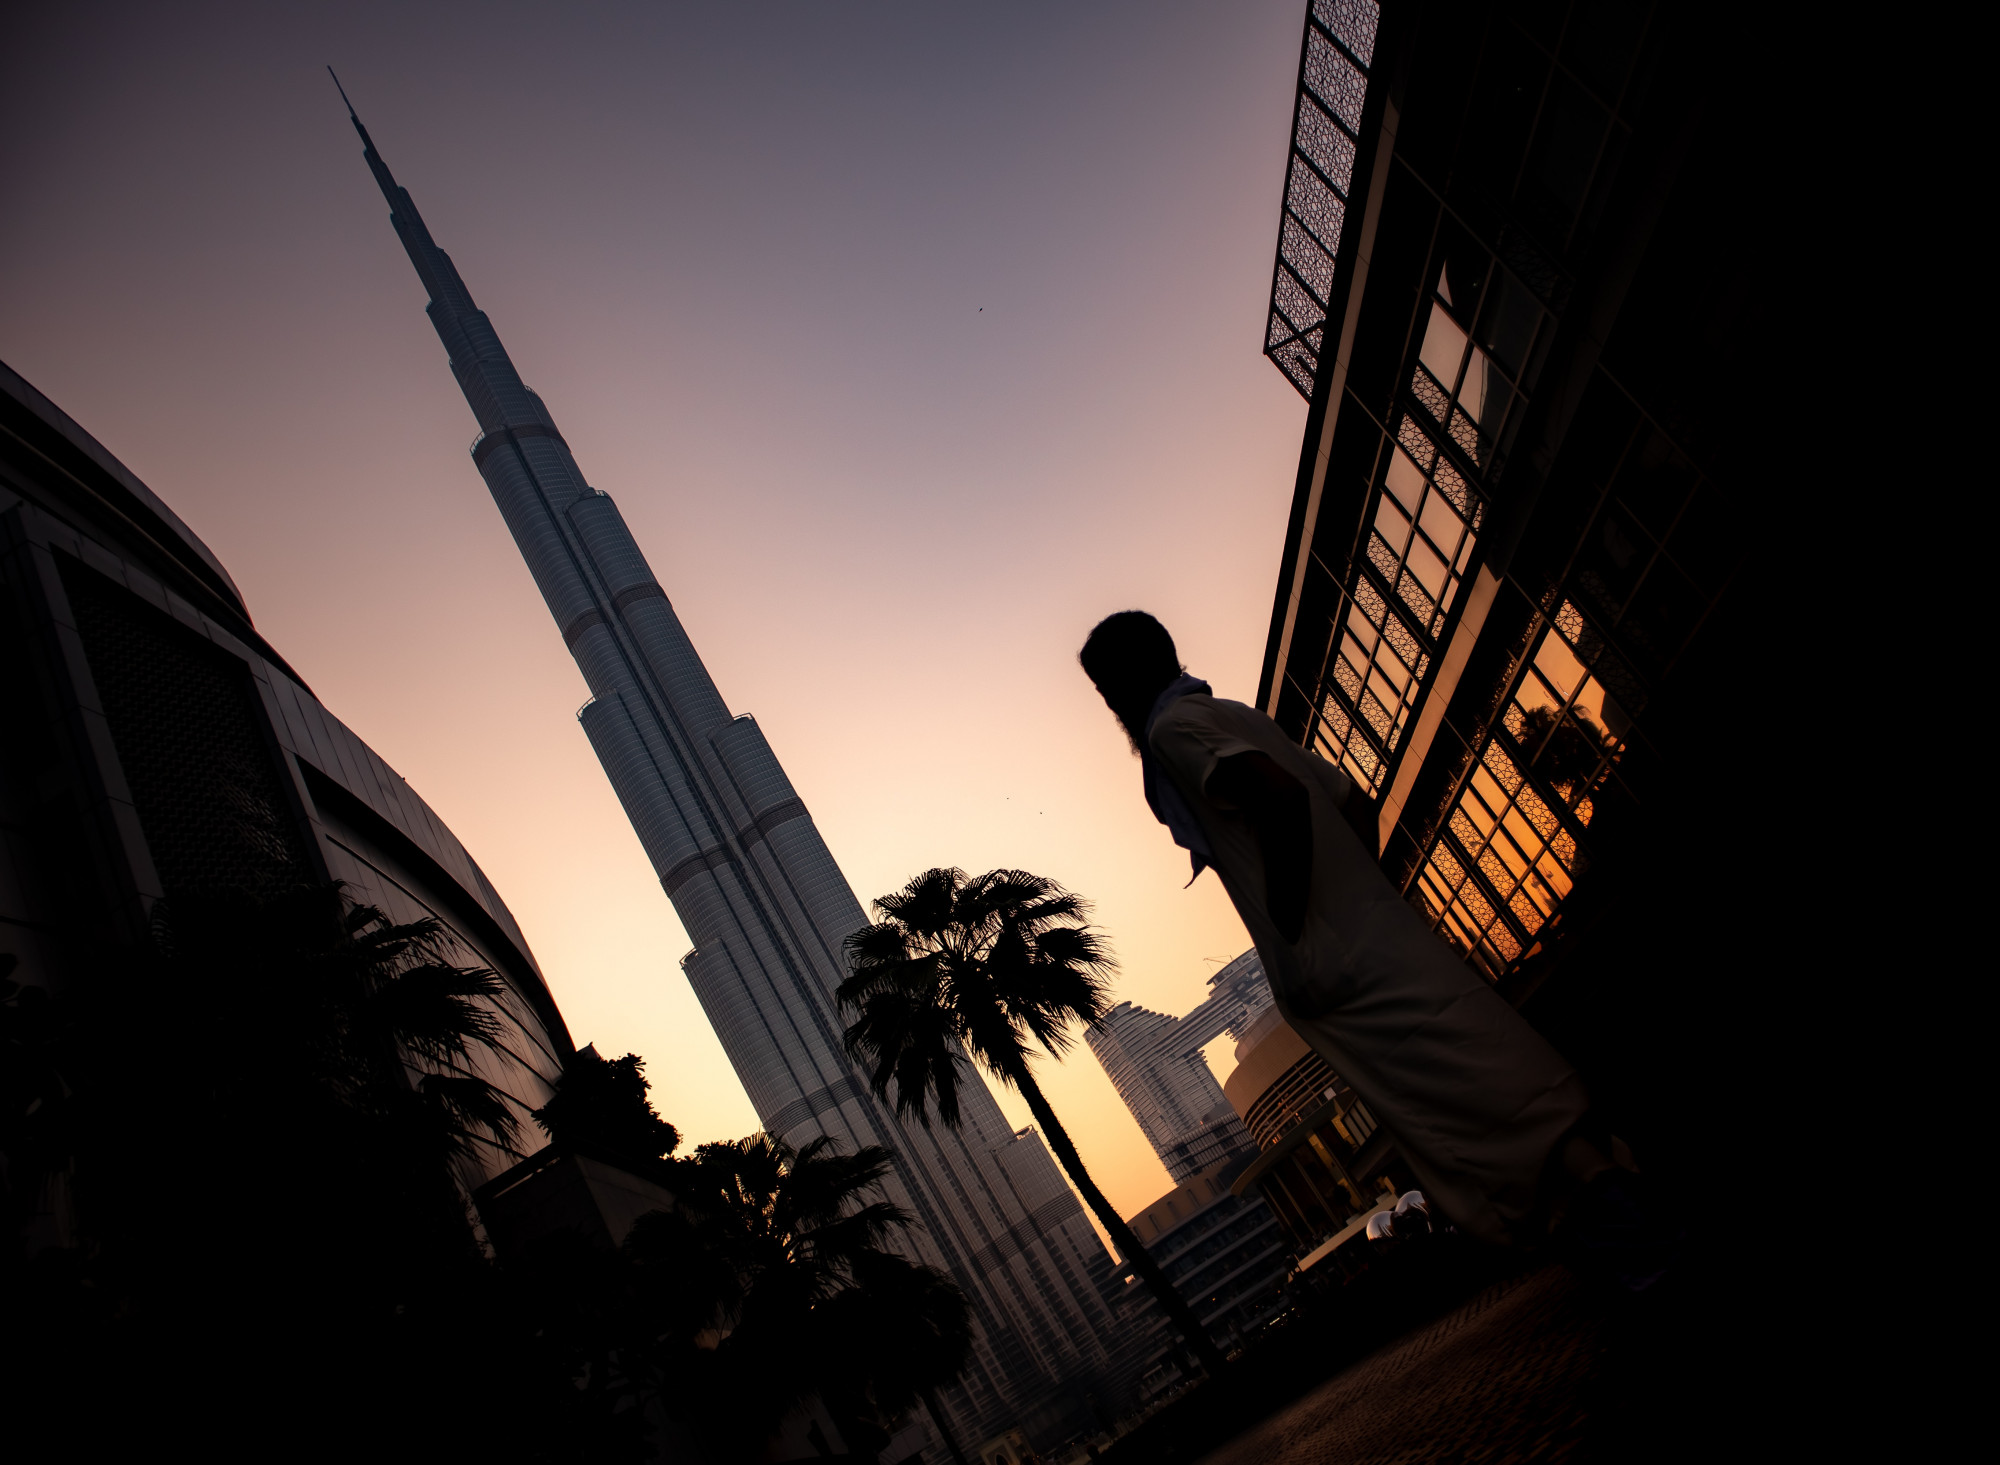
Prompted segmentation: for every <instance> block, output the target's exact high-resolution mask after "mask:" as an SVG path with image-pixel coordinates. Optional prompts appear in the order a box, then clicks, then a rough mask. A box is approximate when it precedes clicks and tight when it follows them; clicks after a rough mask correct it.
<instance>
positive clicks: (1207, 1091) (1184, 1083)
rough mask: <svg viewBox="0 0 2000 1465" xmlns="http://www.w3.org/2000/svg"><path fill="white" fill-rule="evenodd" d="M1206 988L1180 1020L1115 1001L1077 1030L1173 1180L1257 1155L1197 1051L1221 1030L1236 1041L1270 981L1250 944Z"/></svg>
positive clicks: (1265, 997)
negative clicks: (1099, 1019) (1100, 1017)
mask: <svg viewBox="0 0 2000 1465" xmlns="http://www.w3.org/2000/svg"><path fill="white" fill-rule="evenodd" d="M1208 985H1209V995H1208V997H1207V998H1206V999H1205V1000H1204V1001H1203V1002H1202V1004H1201V1005H1200V1006H1199V1007H1197V1008H1195V1009H1194V1010H1193V1011H1192V1012H1190V1013H1188V1015H1187V1016H1186V1017H1169V1016H1167V1015H1166V1014H1165V1013H1162V1012H1153V1011H1151V1010H1150V1009H1148V1008H1144V1007H1138V1006H1135V1005H1134V1004H1132V1003H1130V1002H1121V1003H1119V1004H1118V1005H1117V1006H1116V1007H1114V1008H1113V1009H1112V1010H1111V1012H1110V1014H1109V1015H1108V1016H1107V1017H1106V1018H1105V1020H1104V1022H1103V1024H1102V1025H1101V1026H1099V1027H1095V1028H1092V1029H1091V1030H1090V1031H1089V1032H1087V1033H1085V1034H1084V1041H1085V1042H1086V1043H1088V1044H1089V1045H1090V1051H1091V1052H1093V1053H1095V1054H1096V1055H1097V1061H1098V1062H1099V1063H1101V1064H1103V1065H1104V1071H1105V1073H1106V1074H1107V1075H1108V1076H1109V1077H1110V1079H1111V1086H1112V1087H1113V1088H1115V1089H1117V1090H1118V1097H1119V1098H1121V1099H1123V1100H1124V1101H1125V1107H1126V1108H1128V1109H1130V1110H1131V1111H1132V1117H1133V1118H1134V1119H1136V1120H1138V1121H1139V1128H1140V1130H1141V1131H1142V1132H1143V1133H1144V1134H1145V1136H1146V1139H1147V1141H1148V1142H1149V1143H1151V1145H1152V1146H1153V1151H1154V1153H1155V1154H1157V1155H1158V1156H1159V1157H1160V1163H1161V1164H1162V1165H1165V1166H1166V1167H1167V1174H1169V1175H1170V1176H1172V1177H1173V1178H1174V1181H1175V1182H1176V1183H1179V1182H1182V1181H1185V1180H1188V1179H1190V1178H1192V1177H1193V1176H1194V1175H1196V1174H1198V1173H1199V1172H1201V1171H1203V1170H1206V1169H1207V1168H1208V1167H1209V1166H1211V1165H1215V1164H1218V1163H1220V1162H1221V1161H1223V1160H1227V1159H1232V1158H1234V1157H1235V1156H1238V1155H1253V1154H1255V1153H1256V1152H1257V1144H1256V1141H1254V1140H1253V1139H1251V1137H1250V1131H1249V1130H1247V1129H1245V1128H1244V1127H1243V1121H1242V1120H1241V1119H1239V1118H1238V1117H1237V1115H1236V1111H1235V1110H1234V1109H1233V1108H1231V1107H1230V1104H1229V1100H1228V1099H1226V1098H1225V1097H1223V1093H1222V1085H1221V1084H1219V1083H1217V1082H1216V1081H1215V1075H1214V1073H1212V1072H1211V1071H1210V1070H1209V1066H1208V1060H1207V1059H1206V1058H1204V1057H1202V1052H1201V1050H1202V1048H1203V1047H1204V1046H1205V1045H1207V1044H1209V1043H1212V1042H1214V1041H1215V1040H1216V1039H1217V1038H1219V1037H1221V1036H1222V1035H1223V1034H1224V1033H1228V1034H1229V1035H1230V1036H1231V1037H1234V1038H1241V1037H1242V1036H1243V1035H1244V1034H1245V1033H1246V1032H1248V1031H1249V1028H1250V1024H1251V1023H1252V1022H1254V1021H1255V1020H1256V1019H1257V1017H1258V1016H1259V1014H1261V1013H1263V1012H1264V1011H1265V1010H1266V1009H1267V1008H1269V1007H1270V1006H1271V984H1270V983H1269V982H1267V981H1266V980H1265V978H1264V964H1263V963H1262V962H1261V961H1259V960H1258V959H1257V953H1256V951H1255V950H1254V949H1253V950H1250V951H1246V952H1244V953H1243V954H1242V955H1241V956H1239V957H1237V958H1236V960H1234V961H1232V962H1230V963H1229V965H1228V966H1225V967H1224V968H1223V969H1222V970H1221V971H1219V972H1217V973H1216V974H1215V975H1214V976H1213V977H1210V978H1209V982H1208Z"/></svg>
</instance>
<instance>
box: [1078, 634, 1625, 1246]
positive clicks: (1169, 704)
mask: <svg viewBox="0 0 2000 1465" xmlns="http://www.w3.org/2000/svg"><path fill="white" fill-rule="evenodd" d="M1079 659H1080V660H1081V661H1082V662H1083V668H1084V671H1085V672H1086V673H1088V674H1089V676H1090V679H1091V681H1092V682H1094V683H1096V685H1097V690H1098V691H1099V692H1100V693H1101V694H1103V697H1104V700H1105V701H1106V702H1107V703H1108V704H1109V705H1110V707H1111V710H1112V712H1113V713H1115V714H1116V715H1117V717H1118V720H1119V722H1121V723H1122V724H1124V727H1125V731H1126V733H1127V735H1128V736H1130V738H1131V740H1132V746H1133V748H1134V749H1135V750H1136V751H1137V752H1138V754H1139V756H1140V758H1141V759H1142V760H1143V763H1144V768H1145V779H1146V801H1147V803H1148V804H1150V805H1151V806H1152V809H1153V813H1154V814H1155V815H1157V816H1158V818H1159V820H1160V822H1161V823H1163V824H1165V825H1166V826H1167V828H1168V829H1169V830H1171V831H1172V832H1173V836H1174V841H1175V843H1177V844H1179V845H1180V846H1181V847H1182V848H1184V849H1186V850H1187V851H1188V852H1189V854H1190V855H1191V856H1192V857H1193V861H1194V871H1195V874H1196V875H1197V876H1199V875H1200V874H1201V872H1202V870H1203V869H1205V868H1207V867H1208V866H1211V865H1212V866H1214V867H1215V872H1216V874H1217V875H1219V876H1220V877H1221V879H1222V883H1223V886H1224V888H1226V889H1227V890H1228V892H1229V898H1230V899H1231V900H1232V901H1234V902H1235V904H1236V910H1237V912H1238V914H1240V915H1241V916H1242V917H1243V924H1244V925H1245V926H1247V927H1249V929H1250V936H1251V939H1252V940H1254V941H1255V942H1256V944H1257V954H1258V956H1259V957H1261V958H1262V960H1263V963H1264V971H1265V974H1266V975H1267V976H1268V977H1269V978H1270V982H1271V992H1272V995H1273V996H1274V997H1275V998H1276V999H1277V1005H1278V1009H1279V1011H1280V1012H1282V1013H1283V1014H1284V1017H1285V1020H1286V1021H1287V1022H1289V1023H1290V1024H1291V1025H1292V1027H1293V1028H1295V1029H1296V1030H1297V1031H1298V1033H1299V1036H1301V1037H1302V1038H1304V1039H1305V1040H1306V1042H1307V1043H1309V1044H1310V1045H1311V1046H1312V1047H1313V1049H1314V1050H1315V1051H1317V1052H1318V1053H1319V1054H1320V1055H1321V1056H1322V1057H1324V1058H1325V1059H1326V1061H1327V1063H1328V1064H1329V1065H1330V1066H1331V1067H1332V1068H1333V1070H1334V1071H1335V1072H1336V1073H1338V1074H1339V1075H1340V1076H1341V1077H1342V1078H1344V1079H1346V1080H1347V1082H1348V1083H1350V1084H1352V1085H1353V1086H1354V1088H1355V1091H1356V1092H1357V1093H1359V1094H1360V1095H1361V1097H1362V1098H1363V1099H1364V1100H1365V1101H1366V1102H1367V1104H1368V1107H1369V1108H1370V1109H1372V1110H1373V1111H1374V1112H1375V1115H1376V1117H1377V1118H1378V1119H1379V1120H1381V1121H1382V1123H1383V1124H1385V1125H1386V1126H1387V1127H1388V1129H1389V1131H1390V1132H1391V1133H1392V1134H1393V1135H1394V1136H1395V1137H1396V1142H1397V1146H1398V1148H1399V1149H1400V1150H1401V1151H1402V1154H1403V1157H1404V1158H1405V1159H1406V1160H1407V1161H1408V1162H1409V1165H1410V1168H1411V1169H1412V1170H1413V1171H1415V1172H1416V1175H1417V1178H1418V1184H1419V1185H1420V1186H1421V1187H1422V1189H1423V1192H1424V1194H1425V1196H1426V1197H1427V1198H1428V1199H1429V1200H1430V1201H1432V1202H1433V1203H1434V1204H1435V1205H1436V1206H1437V1207H1438V1208H1439V1209H1440V1210H1442V1211H1443V1212H1444V1213H1445V1215H1446V1216H1448V1217H1450V1218H1451V1220H1452V1221H1454V1222H1456V1223H1457V1224H1458V1226H1459V1227H1460V1228H1461V1229H1463V1230H1465V1231H1468V1232H1470V1233H1471V1234H1473V1235H1475V1236H1478V1237H1481V1238H1483V1239H1485V1240H1487V1241H1492V1242H1503V1243H1504V1242H1508V1241H1514V1240H1531V1239H1534V1237H1535V1235H1536V1234H1537V1233H1539V1232H1540V1231H1541V1229H1542V1228H1543V1227H1545V1226H1546V1224H1547V1204H1548V1202H1549V1200H1550V1199H1551V1196H1552V1194H1553V1192H1554V1191H1555V1190H1558V1189H1565V1188H1567V1187H1565V1186H1563V1185H1561V1184H1558V1185H1556V1186H1554V1187H1552V1186H1551V1184H1550V1182H1551V1181H1557V1182H1561V1181H1564V1180H1567V1181H1569V1182H1570V1183H1572V1184H1573V1183H1575V1182H1580V1181H1591V1180H1594V1179H1595V1178H1596V1177H1598V1176H1599V1175H1600V1174H1603V1173H1604V1172H1606V1171H1608V1170H1609V1169H1610V1168H1611V1167H1610V1164H1609V1162H1608V1161H1607V1160H1606V1159H1605V1157H1604V1155H1603V1153H1602V1151H1601V1150H1600V1149H1599V1148H1598V1147H1597V1146H1596V1145H1594V1144H1591V1143H1589V1142H1588V1141H1585V1140H1583V1139H1582V1138H1580V1136H1579V1126H1581V1125H1582V1124H1583V1123H1584V1121H1585V1114H1586V1111H1587V1110H1588V1108H1589V1100H1588V1098H1587V1096H1586V1094H1585V1092H1584V1087H1583V1083H1582V1081H1581V1080H1580V1079H1578V1077H1577V1076H1576V1073H1575V1072H1574V1071H1573V1070H1572V1069H1571V1068H1570V1066H1569V1064H1568V1063H1566V1062H1564V1061H1563V1059H1562V1057H1561V1055H1559V1054H1558V1053H1557V1052H1556V1051H1555V1050H1554V1049H1553V1048H1551V1047H1550V1046H1549V1045H1548V1043H1547V1042H1545V1041H1544V1040H1543V1039H1542V1037H1541V1035H1540V1034H1538V1033H1537V1032H1535V1030H1534V1029H1533V1028H1531V1027H1529V1026H1528V1024H1527V1022H1526V1021H1525V1020H1524V1019H1522V1017H1521V1016H1520V1015H1519V1014H1518V1013H1516V1012H1515V1011H1514V1009H1513V1008H1512V1007H1510V1006H1508V1005H1507V1003H1506V1001H1505V1000H1504V999H1502V998H1501V996H1500V995H1499V993H1498V992H1496V991H1495V990H1494V989H1493V986H1492V984H1491V983H1489V982H1487V981H1486V980H1485V979H1484V978H1483V977H1480V976H1479V975H1478V974H1476V973H1475V972H1473V971H1472V970H1471V969H1470V968H1469V967H1468V966H1467V965H1466V964H1465V962H1463V961H1462V960H1460V959H1459V958H1458V957H1457V956H1455V955H1454V954H1453V953H1452V952H1451V950H1450V949H1449V948H1448V947H1447V946H1446V945H1445V943H1444V942H1443V941H1442V940H1440V939H1439V938H1438V937H1437V935H1436V934H1435V933H1433V932H1432V931H1431V930H1429V929H1428V928H1427V927H1426V926H1425V925H1424V922H1423V920H1422V919H1421V918H1420V917H1419V916H1418V915H1417V913H1416V912H1415V911H1414V910H1412V909H1411V908H1410V906H1409V905H1408V904H1406V903H1405V902H1404V900H1403V899H1402V897H1401V896H1400V895H1398V894H1397V892H1396V890H1395V888H1394V887H1393V886H1391V885H1390V883H1389V881H1388V879H1387V877H1386V876H1384V875H1383V873H1382V870H1381V867H1380V866H1379V865H1378V864H1377V863H1376V861H1375V848H1374V838H1373V829H1372V828H1370V827H1369V825H1371V824H1372V820H1369V819H1367V818H1366V816H1367V814H1368V813H1369V812H1370V811H1369V806H1368V803H1367V800H1366V799H1365V798H1364V797H1362V796H1361V794H1360V793H1359V792H1358V790H1357V789H1356V788H1355V786H1354V783H1353V781H1352V780H1351V779H1349V778H1348V777H1347V775H1346V774H1344V773H1342V772H1341V771H1340V770H1339V769H1338V768H1336V767H1334V766H1333V765H1332V764H1331V763H1328V762H1327V761H1326V760H1325V759H1323V758H1319V757H1316V756H1314V755H1313V754H1311V753H1308V752H1306V751H1305V750H1304V749H1302V748H1300V747H1299V746H1298V745H1297V744H1296V743H1294V742H1293V741H1292V740H1291V739H1290V738H1288V737H1286V736H1285V734H1284V733H1283V732H1281V731H1280V730H1279V728H1278V726H1277V724H1276V723H1274V722H1272V721H1271V719H1270V718H1268V717H1266V716H1265V715H1264V714H1263V713H1261V712H1259V711H1257V710H1256V709H1255V708H1253V707H1246V706H1244V705H1243V704H1242V703H1241V702H1230V701H1226V700H1224V699H1222V698H1219V697H1216V696H1213V695H1211V693H1210V689H1209V686H1208V684H1207V683H1206V682H1203V681H1199V680H1197V679H1196V678H1194V677H1191V676H1187V675H1185V674H1184V672H1183V671H1182V668H1181V665H1180V658H1179V656H1178V655H1177V654H1176V652H1175V650H1174V642H1173V638H1172V637H1171V636H1169V635H1168V634H1167V630H1166V628H1165V627H1164V626H1162V625H1161V624H1160V623H1159V622H1158V621H1156V620H1154V619H1153V618H1152V617H1151V616H1149V615H1147V614H1145V613H1144V612H1143V611H1122V612H1120V613H1119V614H1117V615H1114V616H1110V617H1108V618H1107V619H1105V620H1104V621H1102V622H1101V623H1099V625H1098V626H1097V628H1096V629H1095V630H1093V631H1092V632H1091V633H1090V638H1089V640H1087V641H1086V642H1085V643H1084V647H1083V652H1082V655H1081V657H1080V658H1079ZM1350 818H1352V819H1353V820H1354V821H1355V823H1356V824H1358V825H1360V826H1361V827H1360V829H1359V831H1358V832H1357V829H1356V828H1355V827H1353V826H1352V825H1350V822H1349V821H1350Z"/></svg>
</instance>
